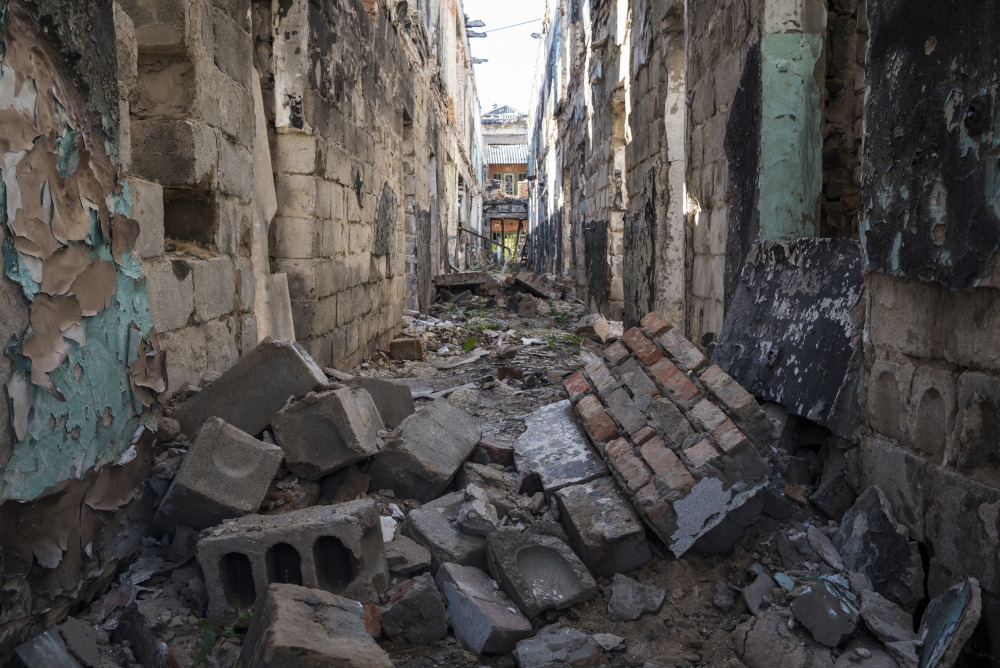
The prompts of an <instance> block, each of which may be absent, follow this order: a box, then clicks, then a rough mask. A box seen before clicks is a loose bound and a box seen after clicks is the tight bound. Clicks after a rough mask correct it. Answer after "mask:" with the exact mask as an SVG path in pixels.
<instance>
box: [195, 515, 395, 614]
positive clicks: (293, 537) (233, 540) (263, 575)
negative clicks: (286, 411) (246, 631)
mask: <svg viewBox="0 0 1000 668" xmlns="http://www.w3.org/2000/svg"><path fill="white" fill-rule="evenodd" d="M379 520H380V518H379V514H378V510H377V508H376V505H375V501H374V500H373V499H362V500H358V501H350V502H348V503H341V504H338V505H335V506H316V507H314V508H306V509H304V510H293V511H291V512H289V513H285V514H283V515H266V516H265V515H249V516H247V517H242V518H240V519H237V520H232V521H229V522H226V523H224V524H222V525H220V526H218V527H215V528H214V529H211V530H209V531H207V532H205V534H203V538H202V539H201V540H200V541H198V548H197V550H198V551H197V556H198V563H199V564H201V567H202V570H203V571H204V573H205V586H206V587H207V588H208V598H209V605H208V617H210V618H212V619H214V620H229V619H231V618H232V615H233V612H234V611H233V608H234V607H236V606H239V607H241V608H244V609H245V608H248V607H250V606H252V605H253V604H254V603H255V602H256V601H257V600H259V598H260V597H261V596H263V595H264V593H265V592H266V591H267V586H268V583H271V582H279V583H282V584H299V585H303V586H306V587H309V588H311V589H322V590H324V591H328V592H331V593H333V594H338V595H342V596H347V597H349V598H353V599H355V600H358V601H361V602H363V603H375V602H376V601H377V600H378V595H379V594H380V593H382V592H384V591H385V590H386V588H387V587H388V585H389V569H388V567H387V565H386V561H385V547H384V543H383V541H382V526H381V522H380V521H379Z"/></svg>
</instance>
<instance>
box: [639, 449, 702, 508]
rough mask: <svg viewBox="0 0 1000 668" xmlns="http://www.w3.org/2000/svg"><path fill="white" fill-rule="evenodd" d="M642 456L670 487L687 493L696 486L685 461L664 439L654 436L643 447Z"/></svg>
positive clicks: (681, 492)
mask: <svg viewBox="0 0 1000 668" xmlns="http://www.w3.org/2000/svg"><path fill="white" fill-rule="evenodd" d="M641 452H642V458H643V459H645V460H646V463H647V464H649V467H650V468H651V469H653V471H654V472H655V473H656V475H658V476H660V477H661V478H663V480H664V482H666V483H667V486H668V487H670V489H672V490H674V491H675V492H678V493H680V494H687V493H688V491H689V490H690V489H691V488H692V487H694V477H693V476H692V475H691V474H690V473H689V472H688V470H687V468H686V467H685V466H684V462H682V461H681V460H680V458H679V457H678V456H677V455H675V454H674V453H673V451H672V450H670V449H669V448H667V446H666V445H665V444H664V443H663V439H660V438H654V439H653V440H651V441H649V442H648V443H646V444H645V445H643V446H642V448H641Z"/></svg>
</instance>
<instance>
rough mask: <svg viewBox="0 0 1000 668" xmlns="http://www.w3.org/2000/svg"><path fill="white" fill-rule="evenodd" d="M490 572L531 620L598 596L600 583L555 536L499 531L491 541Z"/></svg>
mask: <svg viewBox="0 0 1000 668" xmlns="http://www.w3.org/2000/svg"><path fill="white" fill-rule="evenodd" d="M488 562H489V572H490V575H491V576H493V578H494V579H495V580H497V581H498V582H499V583H500V584H501V586H503V588H504V591H506V592H507V595H508V596H510V597H511V598H512V599H513V600H514V601H515V602H516V603H517V605H518V607H519V608H520V609H521V610H522V611H523V612H524V614H526V615H527V616H528V617H534V616H535V615H537V614H539V613H540V612H543V611H545V610H548V609H550V608H555V609H556V610H562V609H563V608H568V607H569V606H571V605H574V604H576V603H582V602H584V601H589V600H590V599H592V598H593V597H594V596H596V595H597V583H596V582H594V578H593V577H591V575H590V573H589V572H588V571H587V567H586V566H584V565H583V562H581V561H580V559H579V557H577V556H576V555H575V554H574V553H573V550H571V549H570V548H569V546H568V545H566V543H564V542H562V541H561V540H559V539H558V538H552V537H551V536H541V535H537V534H529V533H520V532H518V531H516V530H506V531H497V532H495V533H493V534H492V535H490V537H489V554H488Z"/></svg>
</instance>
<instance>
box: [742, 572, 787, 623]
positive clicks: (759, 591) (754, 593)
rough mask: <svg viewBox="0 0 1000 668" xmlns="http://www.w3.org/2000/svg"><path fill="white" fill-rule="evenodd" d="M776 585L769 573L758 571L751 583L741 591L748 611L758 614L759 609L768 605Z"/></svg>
mask: <svg viewBox="0 0 1000 668" xmlns="http://www.w3.org/2000/svg"><path fill="white" fill-rule="evenodd" d="M777 586H778V585H777V583H776V582H775V581H774V580H773V579H772V578H771V576H770V575H768V574H767V573H760V574H759V575H757V578H756V579H755V580H754V581H753V582H752V583H751V584H749V585H747V586H746V587H744V588H743V590H742V592H741V593H742V595H743V600H744V601H746V604H747V607H748V608H749V609H750V612H752V613H753V614H755V615H758V614H760V612H761V610H764V609H765V608H767V607H768V606H770V605H771V603H772V601H771V597H772V595H773V594H772V592H773V591H774V588H775V587H777Z"/></svg>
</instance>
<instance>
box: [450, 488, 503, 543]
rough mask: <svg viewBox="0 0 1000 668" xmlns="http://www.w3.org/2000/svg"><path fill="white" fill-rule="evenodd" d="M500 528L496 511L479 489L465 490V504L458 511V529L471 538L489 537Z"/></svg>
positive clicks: (484, 493)
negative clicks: (471, 536)
mask: <svg viewBox="0 0 1000 668" xmlns="http://www.w3.org/2000/svg"><path fill="white" fill-rule="evenodd" d="M499 527H500V518H499V517H497V509H496V508H494V507H493V504H492V503H490V500H489V497H487V496H486V492H485V491H483V489H482V488H481V487H477V486H476V485H469V486H467V487H466V488H465V503H463V504H462V507H461V508H459V510H458V528H459V529H460V530H461V531H463V532H464V533H467V534H471V535H473V536H489V535H490V534H491V533H493V532H494V531H496V530H497V529H498V528H499Z"/></svg>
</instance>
